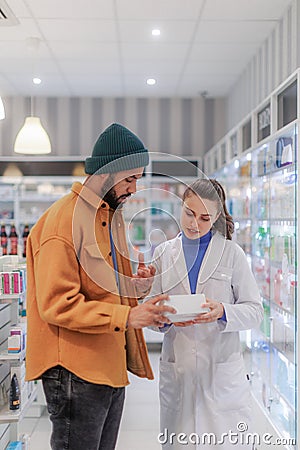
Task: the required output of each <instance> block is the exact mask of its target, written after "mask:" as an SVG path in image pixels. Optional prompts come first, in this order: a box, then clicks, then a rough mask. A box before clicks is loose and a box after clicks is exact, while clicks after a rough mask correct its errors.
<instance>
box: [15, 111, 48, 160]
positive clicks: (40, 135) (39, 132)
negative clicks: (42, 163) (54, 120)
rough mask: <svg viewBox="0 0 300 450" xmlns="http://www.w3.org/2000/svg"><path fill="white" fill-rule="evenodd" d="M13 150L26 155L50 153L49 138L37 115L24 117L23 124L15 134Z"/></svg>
mask: <svg viewBox="0 0 300 450" xmlns="http://www.w3.org/2000/svg"><path fill="white" fill-rule="evenodd" d="M14 151H15V153H22V154H27V155H45V154H47V153H51V143H50V139H49V136H48V134H47V132H46V131H45V129H44V128H43V126H42V124H41V119H40V118H39V117H33V116H30V117H26V118H25V122H24V125H23V127H22V128H21V130H20V131H19V133H18V134H17V137H16V140H15V146H14Z"/></svg>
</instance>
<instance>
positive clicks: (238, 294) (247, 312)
mask: <svg viewBox="0 0 300 450" xmlns="http://www.w3.org/2000/svg"><path fill="white" fill-rule="evenodd" d="M231 283H232V290H233V296H234V303H233V304H230V303H223V306H224V309H225V313H226V318H227V322H224V321H222V320H219V321H218V326H219V327H220V329H221V331H224V332H231V331H242V330H249V329H251V328H258V327H259V325H260V323H261V321H262V319H263V307H262V302H261V297H260V293H259V289H258V286H257V283H256V281H255V278H254V276H253V273H252V271H251V269H250V267H249V263H248V261H247V258H246V255H245V253H244V252H243V250H242V249H241V248H240V247H239V246H237V247H236V254H235V257H234V267H233V275H232V282H231Z"/></svg>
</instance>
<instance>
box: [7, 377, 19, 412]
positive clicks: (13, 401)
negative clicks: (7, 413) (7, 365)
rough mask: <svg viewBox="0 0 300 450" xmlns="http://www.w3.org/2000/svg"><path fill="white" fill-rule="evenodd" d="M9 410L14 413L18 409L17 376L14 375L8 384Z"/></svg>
mask: <svg viewBox="0 0 300 450" xmlns="http://www.w3.org/2000/svg"><path fill="white" fill-rule="evenodd" d="M9 409H10V410H11V411H16V410H17V409H20V387H19V382H18V378H17V375H16V374H15V373H14V374H13V376H12V379H11V382H10V391H9Z"/></svg>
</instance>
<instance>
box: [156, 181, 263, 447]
mask: <svg viewBox="0 0 300 450" xmlns="http://www.w3.org/2000/svg"><path fill="white" fill-rule="evenodd" d="M180 222H181V230H182V231H181V233H179V235H178V236H177V237H175V238H174V239H172V240H170V241H167V242H165V243H163V244H161V245H160V246H158V247H157V248H156V250H155V252H154V263H153V264H154V266H155V267H156V275H155V277H154V283H153V287H152V291H151V295H156V294H158V293H167V294H169V295H171V294H195V293H203V294H205V297H206V303H204V305H203V307H204V308H206V309H207V308H209V312H206V313H202V314H199V315H198V316H197V317H196V318H195V319H194V320H192V321H189V322H176V323H173V324H172V325H166V326H165V327H163V328H156V331H161V332H164V333H165V335H164V341H163V346H162V354H161V360H160V382H159V389H160V416H161V430H160V431H161V433H160V435H159V441H160V443H161V444H162V448H163V449H170V450H175V449H182V448H189V447H190V448H194V449H195V448H201V449H203V448H211V447H213V448H218V449H220V450H221V449H222V450H227V449H237V448H239V449H242V448H243V449H251V448H252V445H246V441H247V440H248V441H250V444H251V436H250V434H251V430H252V428H251V415H252V414H251V397H250V386H249V381H248V379H247V376H246V372H245V368H244V362H243V357H242V355H241V346H240V339H239V331H241V330H247V329H250V328H254V327H258V326H259V324H260V322H261V320H262V318H263V308H262V305H261V300H260V295H259V290H258V287H257V284H256V282H255V279H254V277H253V274H252V272H251V270H250V267H249V264H248V261H247V259H246V256H245V254H244V252H243V250H242V249H241V248H240V247H239V246H238V245H237V244H236V243H234V242H233V241H232V240H231V234H232V232H233V229H234V226H233V220H232V217H231V216H230V215H229V214H228V211H227V208H226V205H225V193H224V190H223V188H222V186H221V185H220V184H219V183H218V182H217V181H216V180H207V179H199V180H196V181H195V182H194V183H192V184H191V185H190V186H189V187H187V189H186V190H185V192H184V195H183V205H182V212H181V219H180ZM252 431H253V430H252ZM172 433H174V434H172ZM181 433H183V434H181ZM205 433H206V434H207V433H211V434H210V435H209V436H208V435H206V437H205ZM247 434H248V435H249V437H247V436H246V435H247ZM195 444H196V445H195ZM216 444H217V445H216Z"/></svg>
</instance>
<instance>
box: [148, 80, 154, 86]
mask: <svg viewBox="0 0 300 450" xmlns="http://www.w3.org/2000/svg"><path fill="white" fill-rule="evenodd" d="M155 83H156V80H155V79H154V78H148V80H147V84H148V85H149V86H153V85H154V84H155Z"/></svg>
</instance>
